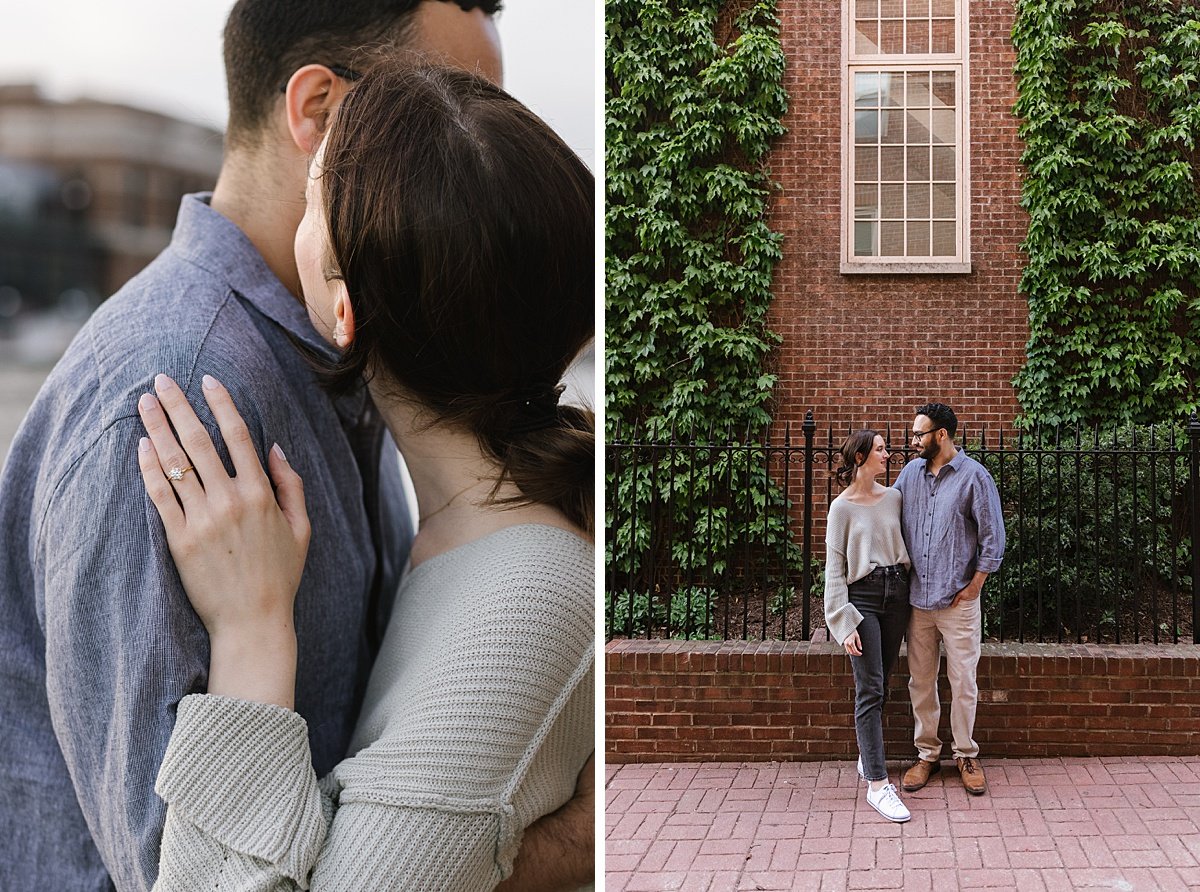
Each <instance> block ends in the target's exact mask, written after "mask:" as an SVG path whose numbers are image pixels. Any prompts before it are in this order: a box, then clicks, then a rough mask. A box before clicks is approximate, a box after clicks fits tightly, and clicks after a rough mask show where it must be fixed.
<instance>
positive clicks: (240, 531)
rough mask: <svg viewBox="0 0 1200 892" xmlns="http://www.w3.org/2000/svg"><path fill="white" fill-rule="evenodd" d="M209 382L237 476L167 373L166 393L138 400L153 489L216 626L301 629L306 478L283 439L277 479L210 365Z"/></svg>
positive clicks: (146, 475) (206, 617) (192, 594)
mask: <svg viewBox="0 0 1200 892" xmlns="http://www.w3.org/2000/svg"><path fill="white" fill-rule="evenodd" d="M203 383H204V387H203V390H204V398H205V400H206V401H207V402H208V405H209V408H210V409H211V410H212V413H213V416H214V417H215V418H216V420H217V424H218V425H219V426H220V429H221V435H222V436H223V437H224V438H225V445H226V446H227V447H228V449H229V455H230V458H231V459H232V460H233V466H234V470H235V473H236V476H234V477H230V476H229V475H228V474H227V473H226V472H225V466H224V465H223V464H222V463H221V459H220V457H219V456H218V455H217V451H216V449H215V448H214V447H213V443H212V440H211V439H210V438H209V435H208V432H207V431H206V430H205V428H204V426H203V425H202V424H201V423H200V420H199V419H198V418H197V417H196V413H195V412H194V411H192V407H191V406H190V405H188V401H187V398H186V396H185V395H184V393H183V391H182V390H180V389H179V387H178V385H176V384H175V382H174V381H172V380H171V379H170V378H168V377H167V376H166V375H159V376H158V377H156V378H155V380H154V387H155V391H156V392H157V394H158V398H157V399H156V398H155V397H154V396H152V395H150V394H145V395H143V396H142V398H141V399H140V400H139V402H138V413H139V414H140V415H141V418H142V422H143V423H144V424H145V426H146V432H147V433H148V434H149V437H148V438H146V437H143V438H142V440H141V442H140V444H139V447H138V465H139V466H140V467H141V471H142V480H143V481H144V482H145V485H146V492H147V494H148V495H149V496H150V500H151V501H152V502H153V503H154V507H155V508H157V509H158V513H159V516H160V517H161V518H162V522H163V527H164V528H165V529H166V533H167V543H168V544H169V545H170V548H171V556H172V557H173V558H174V559H175V566H176V567H177V568H178V570H179V578H180V579H181V580H182V582H183V586H184V588H185V589H186V591H187V596H188V600H189V601H191V602H192V607H193V608H194V609H195V611H196V613H197V614H198V615H199V617H200V619H201V620H202V621H203V623H204V626H205V628H207V629H208V632H209V635H210V636H213V637H216V636H218V635H223V634H237V635H239V636H241V637H242V638H246V639H249V638H251V637H252V636H254V635H256V634H267V635H270V634H281V633H283V632H284V630H285V629H286V634H294V633H293V632H292V609H293V604H294V601H295V596H296V589H297V588H298V587H299V585H300V576H301V574H302V572H303V570H304V561H305V557H306V555H307V552H308V540H309V533H310V529H309V523H308V516H307V514H306V513H305V509H304V485H303V482H302V481H301V479H300V475H299V474H297V473H296V472H295V471H294V470H292V468H291V466H290V465H289V464H288V463H287V460H286V459H285V458H284V455H283V452H282V450H281V449H280V448H279V446H278V445H274V446H272V448H271V451H270V453H269V455H268V460H267V467H268V470H269V472H270V478H269V479H268V477H267V474H266V473H264V472H263V468H262V465H261V464H260V463H259V459H258V454H257V453H256V452H255V450H254V444H253V442H252V441H251V438H250V433H249V431H248V430H247V428H246V423H245V422H244V421H243V420H242V417H241V415H240V414H238V411H237V409H236V408H235V407H234V405H233V400H232V399H230V396H229V392H228V391H227V390H226V389H225V388H224V386H222V385H221V384H220V383H219V382H218V381H216V379H214V378H212V377H211V376H209V375H205V376H204V382H203ZM168 421H169V422H170V424H168ZM172 425H173V426H174V428H175V430H176V431H177V432H178V434H179V439H178V440H176V438H175V434H174V433H172V431H171V426H172ZM181 472H182V473H181ZM272 482H274V486H275V488H274V491H272Z"/></svg>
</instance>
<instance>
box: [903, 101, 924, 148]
mask: <svg viewBox="0 0 1200 892" xmlns="http://www.w3.org/2000/svg"><path fill="white" fill-rule="evenodd" d="M907 117H908V137H907V139H908V143H909V145H913V144H914V143H915V144H921V143H923V144H925V145H929V109H927V108H914V109H913V110H912V111H910V112H909V113H908V116H907Z"/></svg>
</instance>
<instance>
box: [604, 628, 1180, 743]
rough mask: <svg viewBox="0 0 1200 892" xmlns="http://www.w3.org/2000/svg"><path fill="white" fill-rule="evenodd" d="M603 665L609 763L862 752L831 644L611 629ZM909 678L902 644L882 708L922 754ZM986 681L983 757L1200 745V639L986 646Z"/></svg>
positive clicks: (980, 725)
mask: <svg viewBox="0 0 1200 892" xmlns="http://www.w3.org/2000/svg"><path fill="white" fill-rule="evenodd" d="M605 664H606V667H605V680H604V690H605V710H606V713H607V716H606V721H605V751H606V754H607V759H608V761H609V762H611V763H619V762H658V761H713V760H719V761H742V760H745V761H762V760H792V759H843V758H850V757H851V756H852V755H854V754H855V753H856V752H857V747H856V744H855V739H854V718H853V714H852V712H853V711H852V700H853V694H854V682H853V679H852V678H851V676H850V664H849V659H848V658H847V657H846V655H845V653H844V652H843V651H842V650H841V648H840V647H838V646H837V645H835V644H832V643H828V642H805V641H767V642H756V641H749V642H743V641H734V642H703V641H613V642H611V643H609V644H608V646H607V648H606V654H605ZM944 668H945V667H944V662H943V676H942V679H941V690H942V712H943V715H942V732H941V736H942V739H943V740H944V741H949V740H950V733H949V689H948V686H947V683H946V680H945V675H944ZM906 678H907V663H906V659H905V657H904V654H903V652H902V653H901V657H900V664H899V666H898V668H897V671H896V672H895V673H894V674H893V676H892V680H891V689H890V695H889V702H888V706H887V708H886V710H885V716H884V737H885V739H886V741H887V744H888V756H889V758H891V759H907V758H909V757H910V756H911V755H912V754H913V752H914V750H913V747H912V718H911V715H910V713H909V701H908V689H907V686H906V683H905V680H906ZM979 688H980V698H979V699H980V702H979V711H978V715H977V717H976V722H975V739H976V740H977V741H978V742H979V745H980V749H981V756H983V757H984V758H987V757H1000V756H1119V755H1146V754H1157V755H1195V754H1200V733H1197V732H1200V646H1194V645H1182V644H1181V645H1164V646H1151V645H1116V646H1103V645H1087V644H1085V645H1053V644H984V645H983V655H982V658H981V659H980V663H979ZM943 755H944V757H946V758H949V756H950V752H949V746H947V748H946V751H945V752H944V754H943Z"/></svg>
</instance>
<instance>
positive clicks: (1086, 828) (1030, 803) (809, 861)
mask: <svg viewBox="0 0 1200 892" xmlns="http://www.w3.org/2000/svg"><path fill="white" fill-rule="evenodd" d="M982 764H983V766H984V768H985V770H986V772H987V779H988V785H989V792H988V795H986V796H981V797H974V796H968V795H967V793H966V792H965V791H964V790H963V789H962V786H961V783H960V782H959V780H958V774H957V772H956V771H955V770H954V767H953V762H949V761H947V762H944V763H943V766H942V772H941V774H940V775H935V776H934V778H933V780H932V781H931V783H930V784H929V785H928V786H927V787H926V788H925V789H924V790H921V791H919V792H917V793H902V794H901V795H902V798H903V799H904V802H905V804H907V805H908V807H909V809H910V810H911V811H912V814H913V818H912V820H911V821H909V822H908V823H907V824H902V825H901V824H892V823H890V822H888V821H885V820H884V819H883V818H881V817H880V816H879V815H877V814H876V813H875V812H874V811H873V810H872V809H871V808H870V806H868V805H867V804H866V802H865V800H864V798H863V786H862V781H860V780H859V778H858V776H857V773H856V772H855V767H854V763H853V762H851V761H846V762H783V763H780V762H763V763H704V764H694V763H693V764H670V765H667V764H655V765H617V766H609V767H608V769H607V783H606V788H607V805H606V822H605V823H606V831H605V832H606V859H605V860H606V872H605V888H606V889H607V890H609V892H623V890H624V892H657V890H666V889H682V890H685V892H721V890H752V889H770V890H775V889H812V890H840V889H907V890H922V892H947V890H954V889H974V888H988V889H1016V890H1020V892H1039V890H1043V889H1045V890H1060V889H1061V890H1071V889H1088V890H1097V889H1118V890H1137V892H1141V890H1147V892H1150V890H1163V892H1172V890H1186V889H1200V758H1196V757H1188V758H1170V757H1147V758H1144V759H1138V760H1134V759H1128V758H1121V759H1118V758H1104V759H1020V760H1016V759H992V760H984V761H983V763H982ZM888 767H889V770H890V771H891V773H892V777H893V780H896V774H897V770H898V768H899V767H900V766H899V765H898V764H889V766H888Z"/></svg>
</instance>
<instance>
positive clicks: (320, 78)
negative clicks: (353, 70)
mask: <svg viewBox="0 0 1200 892" xmlns="http://www.w3.org/2000/svg"><path fill="white" fill-rule="evenodd" d="M348 89H349V84H348V83H347V82H346V81H344V80H342V79H341V78H340V77H338V76H337V75H336V74H334V73H333V72H332V71H330V70H329V69H328V68H326V67H325V66H324V65H305V66H304V67H303V68H298V69H296V72H295V73H294V74H293V75H292V76H291V77H290V78H289V79H288V82H287V89H286V91H285V93H284V100H283V101H284V103H285V105H286V107H287V123H288V132H289V133H290V134H291V136H292V141H293V142H295V144H296V146H297V147H298V148H299V149H300V151H302V152H304V153H305V154H306V155H313V154H315V153H316V151H317V147H318V146H319V145H320V144H321V139H322V138H323V137H324V136H325V130H326V129H327V128H328V126H329V119H330V116H331V115H333V113H334V112H335V111H337V107H338V105H340V104H341V101H342V98H343V97H344V96H345V95H346V91H347V90H348Z"/></svg>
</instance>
